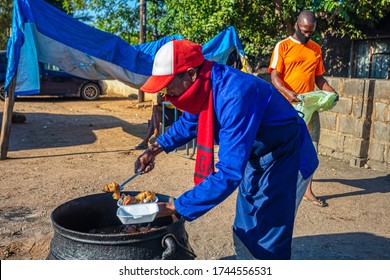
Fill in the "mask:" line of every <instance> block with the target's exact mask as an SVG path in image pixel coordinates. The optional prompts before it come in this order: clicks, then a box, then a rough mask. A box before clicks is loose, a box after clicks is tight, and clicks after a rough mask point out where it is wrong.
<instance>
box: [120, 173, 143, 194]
mask: <svg viewBox="0 0 390 280" xmlns="http://www.w3.org/2000/svg"><path fill="white" fill-rule="evenodd" d="M142 173H144V172H143V171H140V172H137V173H135V174H134V175H133V176H131V177H130V178H129V179H127V180H126V181H124V182H123V183H122V184H121V185H120V186H119V190H120V191H123V188H124V187H125V185H126V184H127V183H128V182H130V181H131V180H133V179H134V178H135V177H137V176H138V175H140V174H142Z"/></svg>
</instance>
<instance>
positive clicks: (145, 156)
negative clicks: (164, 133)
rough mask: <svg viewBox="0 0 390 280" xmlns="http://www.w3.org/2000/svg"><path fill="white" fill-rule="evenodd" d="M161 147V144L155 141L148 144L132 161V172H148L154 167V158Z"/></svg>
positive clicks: (160, 150)
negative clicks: (133, 161)
mask: <svg viewBox="0 0 390 280" xmlns="http://www.w3.org/2000/svg"><path fill="white" fill-rule="evenodd" d="M162 151H163V149H162V148H161V146H160V145H159V144H158V143H157V142H155V143H154V144H153V145H151V146H149V147H148V148H147V149H146V150H145V151H144V152H143V153H142V154H141V155H140V156H139V157H138V158H137V159H136V161H135V163H134V173H137V172H140V171H143V172H144V173H148V172H149V171H152V170H153V168H154V160H155V158H156V156H157V155H158V154H159V153H161V152H162Z"/></svg>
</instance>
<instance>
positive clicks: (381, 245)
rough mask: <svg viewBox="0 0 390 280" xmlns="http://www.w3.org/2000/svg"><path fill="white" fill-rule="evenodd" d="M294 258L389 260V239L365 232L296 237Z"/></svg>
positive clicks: (293, 249) (294, 240)
mask: <svg viewBox="0 0 390 280" xmlns="http://www.w3.org/2000/svg"><path fill="white" fill-rule="evenodd" d="M292 251H293V253H292V258H293V259H295V260H390V239H389V238H384V237H380V236H376V235H373V234H370V233H365V232H354V233H342V234H326V235H313V236H303V237H296V238H294V239H293V243H292Z"/></svg>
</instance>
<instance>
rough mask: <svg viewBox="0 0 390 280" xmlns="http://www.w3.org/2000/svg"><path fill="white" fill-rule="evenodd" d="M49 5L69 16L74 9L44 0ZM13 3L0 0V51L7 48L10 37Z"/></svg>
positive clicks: (53, 1)
mask: <svg viewBox="0 0 390 280" xmlns="http://www.w3.org/2000/svg"><path fill="white" fill-rule="evenodd" d="M45 1H46V2H48V3H49V4H50V5H52V6H55V7H56V8H57V9H60V10H61V11H63V12H65V11H66V10H67V11H68V13H69V14H73V12H74V9H70V8H69V9H66V8H65V6H63V3H64V1H63V0H45ZM13 6H14V1H12V0H0V15H1V16H0V30H3V31H2V32H1V33H0V49H1V50H4V49H6V48H7V42H8V37H9V36H10V33H9V32H10V28H11V25H12V11H13Z"/></svg>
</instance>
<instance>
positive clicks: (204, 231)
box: [0, 95, 390, 260]
mask: <svg viewBox="0 0 390 280" xmlns="http://www.w3.org/2000/svg"><path fill="white" fill-rule="evenodd" d="M136 105H137V101H136V97H135V96H129V97H124V96H116V95H109V96H105V97H102V98H100V99H99V100H98V101H95V102H86V101H82V100H78V99H48V98H34V99H31V98H29V99H17V101H16V103H15V107H14V111H15V112H19V113H23V114H25V115H26V117H27V120H26V122H25V123H23V124H17V123H14V124H12V128H11V137H10V147H9V152H8V158H7V159H6V160H3V161H0V168H1V172H0V190H1V193H0V237H1V238H0V239H1V241H0V248H1V252H0V253H1V254H0V258H1V259H14V260H29V259H32V260H42V259H45V258H46V257H47V255H48V252H49V247H50V240H51V239H52V236H53V228H52V223H51V220H50V214H51V212H52V211H53V209H54V208H55V207H57V206H59V205H61V204H63V203H65V202H67V201H69V200H71V199H74V198H78V197H81V196H85V195H89V194H95V193H100V192H101V188H102V186H103V185H105V184H107V183H110V182H113V181H116V182H121V181H123V180H124V179H126V178H127V177H129V176H130V175H132V174H133V163H134V161H135V159H136V157H137V156H138V155H139V154H140V153H141V151H137V150H134V146H135V145H136V144H138V143H139V142H140V140H141V138H142V137H143V136H144V134H145V132H146V129H147V120H148V118H149V117H150V113H151V109H150V107H148V106H146V107H144V108H139V107H138V106H136ZM2 112H3V103H1V104H0V116H2ZM193 167H194V160H193V159H187V158H184V157H180V156H178V155H176V154H174V153H172V154H168V155H166V154H161V155H160V156H159V158H158V159H157V162H156V168H155V170H154V171H153V172H151V173H149V174H145V175H142V176H140V177H138V178H136V179H135V180H134V181H133V183H131V184H129V185H128V186H127V187H126V189H127V190H139V191H142V190H144V189H145V188H149V189H153V190H155V191H156V192H157V193H160V194H166V195H170V196H173V197H177V196H179V195H180V194H181V193H182V192H183V191H184V190H186V189H188V188H190V187H191V186H192V176H193ZM314 191H315V193H316V194H317V195H319V196H320V197H322V198H323V199H326V200H327V202H328V203H329V207H326V208H320V207H317V206H314V205H311V204H309V203H307V202H302V204H301V205H300V208H299V211H298V215H297V218H296V225H295V232H294V239H293V259H296V260H299V259H306V260H321V259H322V260H325V259H348V260H355V259H361V260H372V259H385V260H389V259H390V226H389V225H390V194H389V192H390V176H389V174H387V173H386V172H380V171H375V170H370V169H364V168H353V167H350V166H349V165H348V163H345V162H342V161H339V160H335V159H331V158H328V157H325V156H320V167H319V169H318V171H317V172H316V174H315V180H314ZM234 206H235V193H234V194H233V195H231V196H230V197H229V198H228V199H226V200H225V201H224V202H223V203H222V204H220V205H218V206H217V207H215V208H214V209H213V210H211V211H210V212H209V213H207V214H206V215H204V216H203V217H201V218H199V219H198V220H196V221H194V222H191V223H189V222H188V223H186V230H187V232H188V234H189V238H190V243H191V246H192V247H193V249H194V251H195V253H196V255H197V259H199V260H205V259H208V260H212V259H229V258H231V256H232V255H233V254H234V252H233V246H232V237H231V225H232V221H233V218H234V208H235V207H234Z"/></svg>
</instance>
